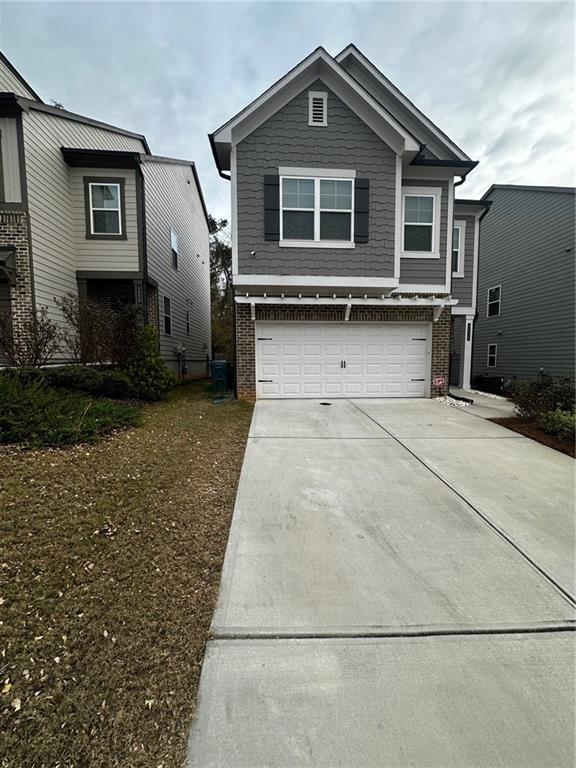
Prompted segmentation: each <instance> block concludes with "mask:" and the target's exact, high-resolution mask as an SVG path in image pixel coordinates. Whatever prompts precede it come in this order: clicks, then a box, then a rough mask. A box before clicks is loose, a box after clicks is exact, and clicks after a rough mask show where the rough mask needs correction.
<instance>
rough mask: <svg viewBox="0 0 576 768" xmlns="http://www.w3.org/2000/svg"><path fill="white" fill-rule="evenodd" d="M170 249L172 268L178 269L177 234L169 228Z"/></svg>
mask: <svg viewBox="0 0 576 768" xmlns="http://www.w3.org/2000/svg"><path fill="white" fill-rule="evenodd" d="M170 250H171V253H172V268H173V269H178V234H177V233H176V232H174V230H173V229H171V230H170Z"/></svg>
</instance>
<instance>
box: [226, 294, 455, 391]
mask: <svg viewBox="0 0 576 768" xmlns="http://www.w3.org/2000/svg"><path fill="white" fill-rule="evenodd" d="M344 312H345V307H344V306H333V307H331V306H319V307H315V306H311V305H303V306H298V305H294V304H290V305H282V306H280V305H276V304H266V305H264V304H257V305H256V320H273V321H278V322H281V321H284V320H293V321H324V322H342V321H343V320H344ZM431 320H432V309H428V308H422V309H415V308H412V307H361V306H358V307H356V306H353V307H352V311H351V313H350V320H349V322H351V323H355V322H356V323H367V322H405V323H427V322H430V321H431ZM449 354H450V308H449V307H448V308H445V309H444V310H443V312H442V314H441V315H440V318H439V319H438V321H437V322H436V323H433V324H432V378H433V377H434V376H444V378H445V380H446V381H448V365H449ZM236 369H237V370H236V382H237V388H238V397H239V398H240V399H241V400H255V399H256V334H255V327H254V321H253V320H251V319H250V305H249V304H237V305H236ZM431 394H436V392H435V391H433V392H431Z"/></svg>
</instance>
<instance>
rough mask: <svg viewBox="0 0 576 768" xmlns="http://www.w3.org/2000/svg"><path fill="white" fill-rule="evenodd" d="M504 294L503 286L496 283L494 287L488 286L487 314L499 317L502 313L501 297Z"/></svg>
mask: <svg viewBox="0 0 576 768" xmlns="http://www.w3.org/2000/svg"><path fill="white" fill-rule="evenodd" d="M501 294H502V287H501V286H500V285H495V286H494V288H488V297H487V306H486V316H487V317H498V315H499V314H500V298H501Z"/></svg>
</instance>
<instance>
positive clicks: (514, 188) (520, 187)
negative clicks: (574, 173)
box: [482, 184, 576, 200]
mask: <svg viewBox="0 0 576 768" xmlns="http://www.w3.org/2000/svg"><path fill="white" fill-rule="evenodd" d="M498 189H505V190H508V191H510V192H551V193H556V194H560V195H574V194H576V188H575V187H537V186H531V185H529V184H492V186H491V187H490V189H488V190H487V191H486V192H484V194H483V195H482V200H485V199H486V198H487V197H490V195H491V194H492V193H493V192H494V191H495V190H498Z"/></svg>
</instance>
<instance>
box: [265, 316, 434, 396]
mask: <svg viewBox="0 0 576 768" xmlns="http://www.w3.org/2000/svg"><path fill="white" fill-rule="evenodd" d="M430 338H431V324H430V323H424V324H419V325H416V324H411V323H296V322H293V323H257V324H256V379H257V390H258V397H260V398H267V397H268V398H279V397H333V398H335V397H426V396H427V395H428V392H429V390H430Z"/></svg>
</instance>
